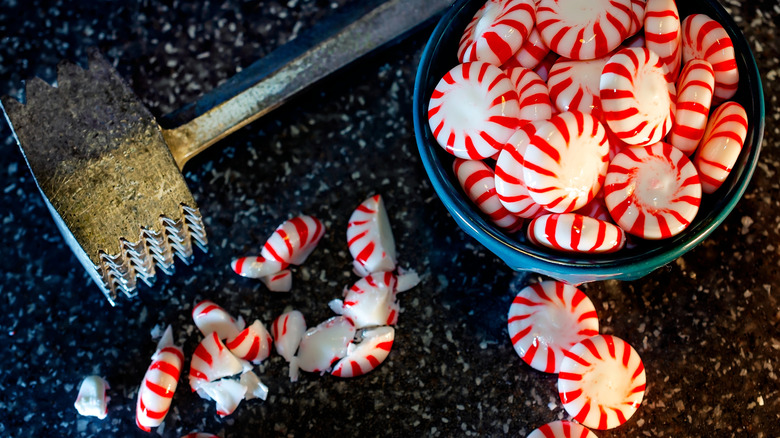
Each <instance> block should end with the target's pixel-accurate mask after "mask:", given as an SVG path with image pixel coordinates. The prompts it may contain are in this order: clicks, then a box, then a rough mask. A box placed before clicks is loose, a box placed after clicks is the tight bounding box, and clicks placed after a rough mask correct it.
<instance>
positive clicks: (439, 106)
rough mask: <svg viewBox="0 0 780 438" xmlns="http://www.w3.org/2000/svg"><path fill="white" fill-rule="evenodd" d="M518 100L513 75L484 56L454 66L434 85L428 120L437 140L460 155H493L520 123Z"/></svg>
mask: <svg viewBox="0 0 780 438" xmlns="http://www.w3.org/2000/svg"><path fill="white" fill-rule="evenodd" d="M519 116H520V103H519V100H518V96H517V91H516V90H515V87H514V85H513V84H512V81H511V80H510V79H509V76H507V75H506V74H504V72H503V71H501V69H500V68H498V67H496V66H494V65H492V64H488V63H486V62H479V61H477V62H467V63H465V64H460V65H457V66H455V67H453V68H452V70H450V71H449V72H447V74H445V75H444V77H443V78H442V79H441V80H440V81H439V83H438V84H437V85H436V88H435V89H434V90H433V93H432V94H431V100H430V103H429V104H428V123H429V125H430V127H431V132H432V133H433V136H434V137H435V138H436V141H437V142H438V143H439V145H440V146H441V147H443V148H444V150H446V151H447V152H449V153H451V154H452V155H455V156H456V157H459V158H470V159H474V160H481V159H484V158H488V157H492V156H493V155H495V154H496V153H497V152H498V151H499V150H500V149H501V146H502V145H503V144H504V143H506V141H507V140H509V137H511V136H512V134H513V133H514V132H515V129H517V127H518V117H519Z"/></svg>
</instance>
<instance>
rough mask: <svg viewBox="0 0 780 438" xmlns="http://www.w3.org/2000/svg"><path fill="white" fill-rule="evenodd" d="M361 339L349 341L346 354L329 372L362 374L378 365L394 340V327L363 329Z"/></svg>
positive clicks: (348, 374) (388, 352) (340, 375)
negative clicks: (355, 341) (356, 341)
mask: <svg viewBox="0 0 780 438" xmlns="http://www.w3.org/2000/svg"><path fill="white" fill-rule="evenodd" d="M362 338H363V340H362V341H361V342H359V343H357V344H356V343H354V342H351V343H350V344H349V347H347V355H346V356H344V357H343V358H342V359H341V360H340V361H338V363H336V365H335V366H334V367H333V371H331V372H330V373H331V374H333V375H334V376H337V377H356V376H362V375H363V374H366V373H368V372H370V371H372V370H373V369H374V368H376V367H378V366H379V365H380V364H381V363H382V362H384V361H385V359H387V355H388V354H390V349H391V348H392V347H393V340H395V329H394V328H392V327H376V328H372V329H366V330H363V333H362Z"/></svg>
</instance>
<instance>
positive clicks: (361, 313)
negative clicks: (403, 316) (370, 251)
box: [328, 272, 399, 328]
mask: <svg viewBox="0 0 780 438" xmlns="http://www.w3.org/2000/svg"><path fill="white" fill-rule="evenodd" d="M328 306H329V307H330V308H331V310H333V312H335V313H336V314H339V315H343V316H345V317H346V318H349V320H350V321H352V323H353V324H354V325H355V328H363V327H370V326H377V325H392V324H395V323H396V322H397V320H398V312H399V305H398V302H397V301H396V277H395V275H393V273H392V272H376V273H373V274H370V275H368V276H367V277H364V278H361V279H360V280H358V281H357V282H355V284H353V285H352V287H350V288H349V289H345V291H344V300H343V301H342V300H333V301H331V302H330V303H328Z"/></svg>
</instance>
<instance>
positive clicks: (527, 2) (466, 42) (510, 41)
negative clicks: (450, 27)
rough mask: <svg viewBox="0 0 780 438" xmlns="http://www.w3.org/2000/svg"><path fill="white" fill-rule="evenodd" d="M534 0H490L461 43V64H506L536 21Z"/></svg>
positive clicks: (476, 17)
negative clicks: (479, 62)
mask: <svg viewBox="0 0 780 438" xmlns="http://www.w3.org/2000/svg"><path fill="white" fill-rule="evenodd" d="M535 9H536V8H535V7H534V3H533V1H532V0H487V1H486V2H485V4H484V5H482V7H481V8H479V10H478V11H477V13H476V14H474V18H472V19H471V21H470V22H469V24H468V25H467V26H466V30H465V31H464V32H463V36H462V37H461V39H460V43H459V44H458V60H460V62H469V61H484V62H489V63H491V64H493V65H501V64H503V63H504V62H506V61H507V60H508V59H509V58H510V57H511V56H512V55H513V54H514V53H515V52H517V51H518V50H519V49H520V47H521V46H522V45H523V42H524V41H525V38H526V37H527V36H528V34H529V33H530V31H531V29H532V28H533V26H534V20H535V18H536V11H535Z"/></svg>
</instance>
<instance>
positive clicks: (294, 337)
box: [271, 310, 306, 362]
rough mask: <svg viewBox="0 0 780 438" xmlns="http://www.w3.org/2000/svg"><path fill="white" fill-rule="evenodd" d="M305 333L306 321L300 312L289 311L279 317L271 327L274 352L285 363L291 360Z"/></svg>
mask: <svg viewBox="0 0 780 438" xmlns="http://www.w3.org/2000/svg"><path fill="white" fill-rule="evenodd" d="M305 332H306V321H305V320H304V319H303V314H302V313H301V312H299V311H297V310H291V311H288V312H285V313H283V314H281V315H279V316H278V317H277V318H276V319H275V320H274V323H273V324H272V325H271V335H273V338H274V340H275V347H276V352H277V353H279V355H280V356H282V357H283V358H284V359H285V360H286V361H287V362H289V361H290V360H292V358H293V356H295V352H296V351H297V350H298V344H300V343H301V339H302V338H303V334H304V333H305Z"/></svg>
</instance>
